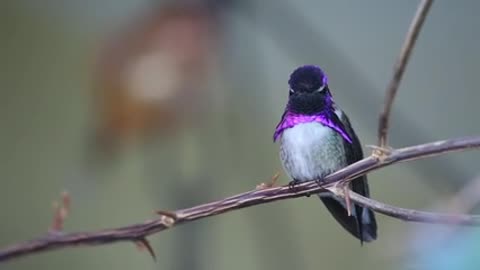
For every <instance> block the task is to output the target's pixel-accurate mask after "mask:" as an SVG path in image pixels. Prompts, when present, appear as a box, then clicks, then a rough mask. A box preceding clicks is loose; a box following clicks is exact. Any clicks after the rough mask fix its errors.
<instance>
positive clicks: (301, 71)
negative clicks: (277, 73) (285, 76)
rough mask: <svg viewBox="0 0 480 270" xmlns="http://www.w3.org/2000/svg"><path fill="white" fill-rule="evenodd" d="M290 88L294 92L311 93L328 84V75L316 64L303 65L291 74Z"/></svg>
mask: <svg viewBox="0 0 480 270" xmlns="http://www.w3.org/2000/svg"><path fill="white" fill-rule="evenodd" d="M288 84H289V85H290V89H292V90H293V91H294V92H306V93H311V92H313V91H316V90H318V89H320V87H322V86H324V85H326V84H327V75H325V73H324V72H323V71H322V70H321V69H320V68H319V67H316V66H310V65H308V66H302V67H299V68H297V69H296V70H295V71H293V72H292V74H291V75H290V80H288Z"/></svg>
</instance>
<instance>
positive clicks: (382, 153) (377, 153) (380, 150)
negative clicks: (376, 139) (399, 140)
mask: <svg viewBox="0 0 480 270" xmlns="http://www.w3.org/2000/svg"><path fill="white" fill-rule="evenodd" d="M366 147H368V148H371V149H372V150H373V151H372V156H373V157H374V158H376V159H378V160H380V161H384V160H385V159H386V158H387V157H388V156H389V155H390V154H391V153H392V152H393V151H394V150H395V149H393V148H392V147H390V146H385V147H382V146H378V145H366Z"/></svg>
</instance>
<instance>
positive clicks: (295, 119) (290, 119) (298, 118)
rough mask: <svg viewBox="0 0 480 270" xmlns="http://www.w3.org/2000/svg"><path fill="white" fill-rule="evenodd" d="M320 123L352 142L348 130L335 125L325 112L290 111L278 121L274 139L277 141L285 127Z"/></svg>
mask: <svg viewBox="0 0 480 270" xmlns="http://www.w3.org/2000/svg"><path fill="white" fill-rule="evenodd" d="M312 122H316V123H320V124H322V125H324V126H326V127H329V128H331V129H333V130H334V131H336V132H337V133H338V134H340V135H341V136H342V137H343V138H344V139H345V140H346V141H347V142H349V143H352V139H351V138H350V136H348V134H347V132H346V131H345V130H343V128H342V127H340V126H337V125H335V124H334V123H333V122H332V120H330V119H329V118H328V117H327V116H325V115H323V114H318V115H301V114H295V113H291V112H288V111H287V113H285V116H284V117H283V118H282V120H281V121H280V123H278V125H277V128H276V129H275V133H274V134H273V141H276V140H277V139H278V137H279V136H280V135H281V134H282V133H283V131H284V130H285V129H288V128H292V127H294V126H296V125H298V124H303V123H312Z"/></svg>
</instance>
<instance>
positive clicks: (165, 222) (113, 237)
mask: <svg viewBox="0 0 480 270" xmlns="http://www.w3.org/2000/svg"><path fill="white" fill-rule="evenodd" d="M479 147H480V137H470V138H457V139H449V140H444V141H438V142H432V143H426V144H422V145H417V146H411V147H406V148H401V149H396V150H392V151H391V152H390V153H388V154H387V156H386V157H385V158H382V159H379V158H376V157H375V156H373V155H372V156H370V157H367V158H365V159H363V160H360V161H358V162H356V163H354V164H352V165H350V166H348V167H346V168H344V169H342V170H340V171H337V172H335V173H333V174H331V175H329V176H327V177H326V178H325V179H324V182H323V184H322V185H321V186H319V185H318V184H317V183H316V182H315V181H310V182H305V183H302V184H299V185H297V186H295V190H294V191H292V190H291V189H290V188H289V187H288V186H282V187H274V188H267V189H262V190H253V191H249V192H246V193H242V194H238V195H235V196H232V197H229V198H225V199H222V200H218V201H214V202H211V203H207V204H202V205H198V206H194V207H191V208H186V209H181V210H177V211H174V212H165V211H163V212H160V213H161V214H162V216H161V217H160V218H157V219H153V220H149V221H145V222H143V223H138V224H134V225H130V226H125V227H121V228H116V229H106V230H101V231H97V232H79V233H68V234H59V235H48V236H46V237H40V238H38V239H35V240H31V241H27V242H23V243H19V244H15V245H12V246H10V247H6V248H4V249H1V250H0V261H6V260H9V259H13V258H16V257H21V256H25V255H28V254H33V253H37V252H40V251H47V250H54V249H59V248H64V247H74V246H80V245H104V244H109V243H114V242H120V241H132V242H138V241H139V240H141V239H146V237H147V236H149V235H151V234H154V233H157V232H160V231H163V230H166V229H168V228H171V227H173V226H176V225H180V224H183V223H188V222H191V221H194V220H197V219H202V218H206V217H210V216H214V215H218V214H222V213H226V212H230V211H233V210H238V209H242V208H246V207H250V206H254V205H259V204H264V203H269V202H273V201H277V200H285V199H289V198H296V197H301V196H305V195H307V194H313V193H319V192H326V190H325V189H326V188H332V187H333V186H334V184H335V183H337V182H339V181H343V180H346V179H354V178H356V177H358V176H359V175H363V174H366V173H368V172H370V171H373V170H377V169H379V168H382V167H385V166H388V165H390V164H394V163H398V162H403V161H408V160H415V159H420V158H426V157H430V156H436V155H440V154H443V153H447V152H454V151H462V150H467V149H470V148H479ZM351 200H352V201H353V202H356V203H358V204H361V205H363V206H365V207H368V208H371V209H373V210H374V211H377V212H379V213H382V214H386V215H389V216H392V217H395V218H398V219H402V220H406V221H418V222H429V223H431V222H434V223H449V224H450V223H458V224H462V225H473V224H475V225H476V224H479V217H477V216H467V215H445V214H438V213H429V212H421V211H416V210H409V209H403V208H398V207H393V206H389V205H386V204H383V203H380V202H377V201H374V200H372V199H366V198H363V197H361V196H360V195H357V194H353V193H351ZM164 213H168V215H164Z"/></svg>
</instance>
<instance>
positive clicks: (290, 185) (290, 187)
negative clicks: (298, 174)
mask: <svg viewBox="0 0 480 270" xmlns="http://www.w3.org/2000/svg"><path fill="white" fill-rule="evenodd" d="M300 182H301V181H300V180H292V181H290V182H288V190H290V191H291V192H296V190H295V188H296V187H295V186H296V185H298V184H300Z"/></svg>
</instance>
